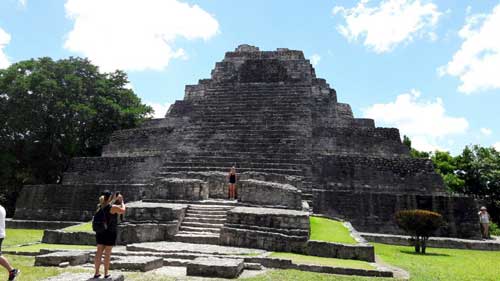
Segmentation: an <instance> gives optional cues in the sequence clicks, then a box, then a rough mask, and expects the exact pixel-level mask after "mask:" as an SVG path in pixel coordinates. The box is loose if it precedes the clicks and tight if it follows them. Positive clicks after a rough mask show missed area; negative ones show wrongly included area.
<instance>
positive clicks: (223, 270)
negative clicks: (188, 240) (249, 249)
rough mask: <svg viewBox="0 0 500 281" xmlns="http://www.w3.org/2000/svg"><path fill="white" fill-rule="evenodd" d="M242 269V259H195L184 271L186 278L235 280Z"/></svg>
mask: <svg viewBox="0 0 500 281" xmlns="http://www.w3.org/2000/svg"><path fill="white" fill-rule="evenodd" d="M243 267H244V263H243V260H242V259H222V258H196V259H195V260H194V261H192V262H190V263H188V265H187V267H186V271H187V275H188V276H202V277H221V278H237V277H238V276H239V275H240V273H241V272H242V271H243Z"/></svg>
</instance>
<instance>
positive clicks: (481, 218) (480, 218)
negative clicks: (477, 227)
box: [479, 213, 490, 223]
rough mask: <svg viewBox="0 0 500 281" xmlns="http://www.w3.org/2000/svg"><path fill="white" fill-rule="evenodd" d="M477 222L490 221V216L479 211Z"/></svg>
mask: <svg viewBox="0 0 500 281" xmlns="http://www.w3.org/2000/svg"><path fill="white" fill-rule="evenodd" d="M479 222H480V223H490V218H489V216H488V213H480V214H479Z"/></svg>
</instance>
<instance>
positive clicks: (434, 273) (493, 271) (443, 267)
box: [375, 244, 500, 281]
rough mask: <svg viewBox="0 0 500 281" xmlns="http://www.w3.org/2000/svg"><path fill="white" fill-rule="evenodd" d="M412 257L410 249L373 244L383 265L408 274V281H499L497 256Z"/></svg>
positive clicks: (451, 252) (448, 252)
mask: <svg viewBox="0 0 500 281" xmlns="http://www.w3.org/2000/svg"><path fill="white" fill-rule="evenodd" d="M427 252H428V253H427V254H426V255H422V254H415V252H414V249H413V247H406V246H393V245H384V244H375V253H376V254H377V255H378V256H379V257H380V258H382V260H383V261H385V262H387V263H389V264H392V265H395V266H398V267H401V268H403V269H405V270H407V271H409V272H410V278H411V279H410V280H411V281H448V280H450V281H451V280H453V281H498V280H500V252H498V251H496V252H495V251H475V250H457V249H441V248H428V249H427Z"/></svg>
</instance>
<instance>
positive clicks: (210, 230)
mask: <svg viewBox="0 0 500 281" xmlns="http://www.w3.org/2000/svg"><path fill="white" fill-rule="evenodd" d="M180 230H181V231H186V232H201V233H220V228H208V227H192V226H183V225H181V227H180Z"/></svg>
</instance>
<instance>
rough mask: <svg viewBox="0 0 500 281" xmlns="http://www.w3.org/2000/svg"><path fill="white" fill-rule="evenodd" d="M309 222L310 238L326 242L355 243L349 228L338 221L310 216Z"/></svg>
mask: <svg viewBox="0 0 500 281" xmlns="http://www.w3.org/2000/svg"><path fill="white" fill-rule="evenodd" d="M310 222H311V238H310V239H311V240H319V241H326V242H336V243H344V244H357V242H356V240H354V238H352V236H351V233H350V232H349V229H347V227H345V226H344V224H343V223H342V222H340V221H336V220H331V219H326V218H320V217H310Z"/></svg>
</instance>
